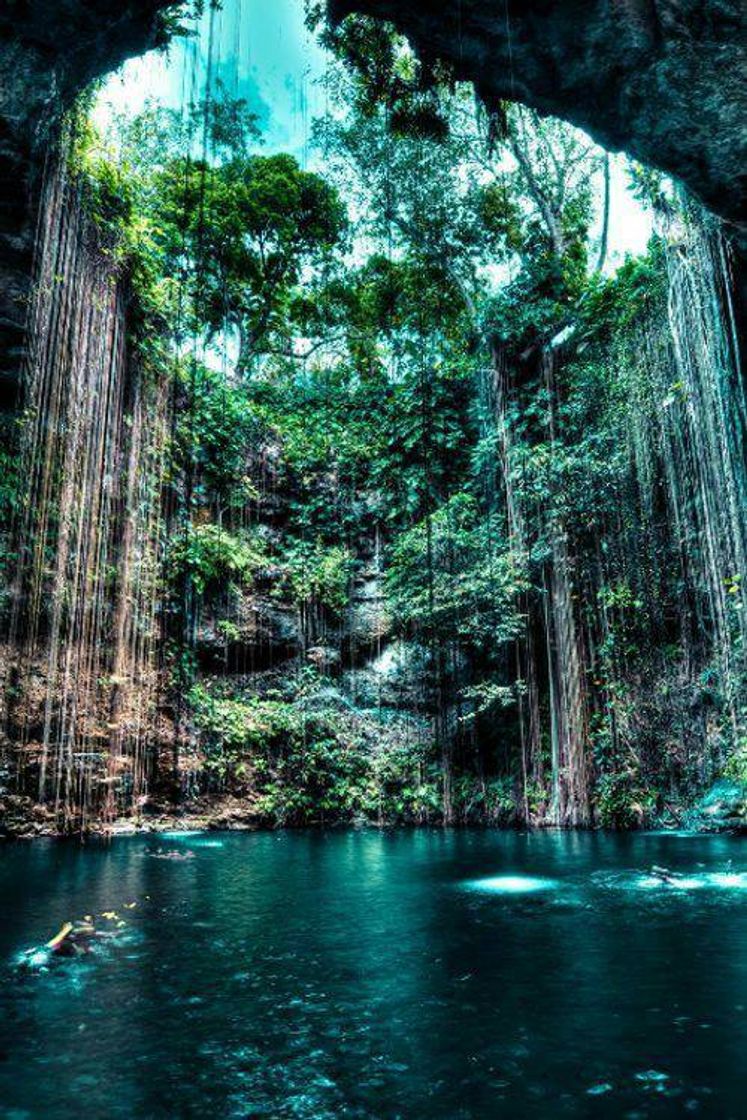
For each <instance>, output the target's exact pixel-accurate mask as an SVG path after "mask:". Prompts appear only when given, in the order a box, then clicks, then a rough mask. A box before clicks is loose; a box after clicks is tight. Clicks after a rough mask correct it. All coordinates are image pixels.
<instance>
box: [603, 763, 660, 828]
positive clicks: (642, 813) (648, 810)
mask: <svg viewBox="0 0 747 1120" xmlns="http://www.w3.org/2000/svg"><path fill="white" fill-rule="evenodd" d="M596 801H597V811H598V814H599V823H600V824H601V825H603V827H605V828H623V829H629V828H642V827H643V826H644V825H645V824H646V823H647V822H649V821H650V820H651V818H652V816H653V813H654V810H655V808H656V795H655V794H654V793H653V792H652V791H651V790H650V789H647V788H646V786H645V785H644V784H643V783H642V781H641V777H640V775H639V774H638V773H636V771H635V770H629V769H623V770H619V771H615V772H610V773H607V774H603V775H602V776H601V778H600V779H599V781H598V782H597V787H596Z"/></svg>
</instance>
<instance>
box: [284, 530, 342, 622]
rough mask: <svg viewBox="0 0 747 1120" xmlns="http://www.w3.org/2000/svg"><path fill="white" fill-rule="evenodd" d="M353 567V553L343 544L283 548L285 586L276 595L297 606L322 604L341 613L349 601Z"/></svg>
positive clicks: (297, 544) (300, 544) (299, 542)
mask: <svg viewBox="0 0 747 1120" xmlns="http://www.w3.org/2000/svg"><path fill="white" fill-rule="evenodd" d="M352 565H353V559H352V556H351V554H350V552H349V551H348V550H347V549H346V548H343V547H342V546H340V545H333V546H332V547H325V546H324V545H322V544H321V543H320V542H317V543H316V544H309V543H308V542H306V541H296V542H292V543H290V544H288V545H286V546H285V548H284V549H283V555H282V560H281V568H282V573H283V574H282V583H281V584H280V585H279V586H278V588H277V590H276V595H277V596H278V597H279V598H288V599H289V600H290V601H291V602H292V603H294V604H296V605H297V606H309V605H311V604H312V603H319V604H321V605H322V606H324V607H328V608H329V610H331V611H333V612H334V613H336V614H339V613H340V612H341V611H342V610H343V608H344V607H345V605H346V603H347V601H348V585H349V583H350V577H351V574H352Z"/></svg>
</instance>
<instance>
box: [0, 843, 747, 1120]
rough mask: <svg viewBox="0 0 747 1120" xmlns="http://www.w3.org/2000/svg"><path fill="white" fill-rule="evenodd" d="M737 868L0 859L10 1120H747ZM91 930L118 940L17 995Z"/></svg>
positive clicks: (525, 856) (281, 857) (485, 850)
mask: <svg viewBox="0 0 747 1120" xmlns="http://www.w3.org/2000/svg"><path fill="white" fill-rule="evenodd" d="M159 847H161V848H162V849H164V850H166V851H171V850H173V851H187V850H189V851H192V852H194V858H193V859H188V860H184V861H178V860H171V859H160V858H154V854H153V853H155V852H156V849H157V848H159ZM653 865H664V866H666V867H668V868H670V869H672V871H675V872H680V873H681V874H682V876H683V879H682V882H681V884H680V882H679V880H678V881H677V884H676V885H667V884H663V883H661V882H660V881H658V880H656V879H654V880H653V881H652V878H651V876H650V875H649V871H650V869H651V867H652V866H653ZM745 872H747V847H745V846H744V844H743V843H740V842H739V841H738V840H730V839H727V838H719V837H688V836H683V835H673V836H666V835H638V836H626V835H621V836H617V835H599V834H583V835H564V834H554V833H543V834H539V835H536V834H535V835H523V834H513V833H508V834H507V833H495V832H453V833H451V832H441V831H421V832H399V833H393V834H379V833H376V832H353V831H350V832H329V833H319V832H298V833H275V834H213V833H210V834H204V835H190V836H185V837H182V838H179V837H176V836H174V837H168V838H165V839H161V838H159V839H151V838H144V837H137V838H134V837H133V838H120V839H118V840H116V841H115V842H114V843H113V844H111V845H108V846H107V845H104V844H94V845H90V846H87V847H83V848H81V847H79V846H77V845H72V844H62V843H54V842H44V841H41V842H35V843H33V844H23V845H21V844H18V845H11V844H8V845H6V846H5V847H3V848H2V849H0V898H1V899H2V903H3V907H2V910H3V920H2V923H0V966H1V967H2V994H1V996H0V1115H1V1116H2V1117H3V1120H22V1118H32V1117H33V1118H36V1117H39V1118H42V1120H62V1118H68V1117H70V1118H72V1117H76V1118H78V1117H91V1118H98V1117H106V1118H109V1117H112V1118H118V1117H122V1118H124V1117H127V1118H128V1120H130V1118H146V1117H147V1118H161V1117H188V1118H189V1117H227V1118H234V1117H236V1118H239V1117H241V1118H245V1117H246V1118H248V1117H271V1118H273V1120H274V1118H284V1117H300V1118H304V1120H325V1118H328V1117H329V1118H332V1117H346V1118H347V1117H351V1118H364V1117H366V1118H372V1117H377V1118H379V1117H381V1118H387V1120H389V1118H392V1120H393V1118H395V1117H401V1118H403V1120H405V1118H406V1120H420V1118H422V1120H425V1118H428V1120H431V1118H437V1120H439V1118H449V1120H461V1118H465V1120H466V1118H469V1117H496V1116H498V1117H503V1116H505V1117H511V1118H512V1120H513V1118H522V1117H527V1118H530V1120H531V1118H533V1117H548V1118H549V1117H553V1118H554V1117H563V1116H574V1117H575V1116H581V1117H586V1116H589V1117H595V1116H604V1117H607V1116H609V1117H630V1118H631V1120H637V1118H645V1117H669V1116H683V1115H689V1114H693V1115H696V1116H698V1115H699V1116H712V1117H719V1118H720V1120H728V1118H729V1117H734V1118H735V1120H743V1118H744V1117H745V1116H747V1078H746V1077H745V1073H746V1071H747V889H746V888H747V876H745V875H744V873H745ZM133 904H134V905H133ZM103 913H106V914H108V915H109V917H107V918H102V917H101V915H102V914H103ZM84 914H91V915H94V916H96V918H97V923H98V924H99V926H100V927H101V928H104V927H106V928H108V929H111V930H112V931H113V932H114V933H115V936H114V937H112V938H111V939H109V940H108V942H107V943H106V945H105V946H101V947H97V948H96V950H95V951H94V952H92V953H91V954H89V956H88V957H86V958H85V959H84V960H81V961H73V962H56V963H55V964H54V966H53V967H52V968H51V969H50V970H49V971H46V972H40V973H37V974H34V975H30V976H28V975H27V976H19V975H18V973H17V971H15V970H14V967H13V961H14V960H15V959H16V958H17V957H18V954H19V953H20V952H22V951H23V950H24V949H26V948H28V947H29V946H31V945H35V944H39V943H41V942H44V941H45V940H47V939H48V938H49V937H50V936H51V935H52V934H53V933H54V932H56V930H57V928H58V927H59V926H60V925H61V923H62V922H63V921H65V920H66V919H68V918H77V917H81V916H82V915H84ZM112 915H116V917H113V916H112ZM119 923H123V924H119Z"/></svg>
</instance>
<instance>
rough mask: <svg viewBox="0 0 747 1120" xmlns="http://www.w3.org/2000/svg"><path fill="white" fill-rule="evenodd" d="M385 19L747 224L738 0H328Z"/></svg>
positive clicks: (479, 78) (464, 74)
mask: <svg viewBox="0 0 747 1120" xmlns="http://www.w3.org/2000/svg"><path fill="white" fill-rule="evenodd" d="M329 2H330V9H331V14H332V16H333V18H335V19H339V18H342V17H343V16H345V15H348V14H350V13H352V12H359V13H363V14H368V15H373V16H381V17H383V18H385V19H387V20H391V21H392V22H393V23H394V24H395V25H396V26H397V27H398V28H399V29H400V30H401V31H402V32H404V33H405V34H406V35H407V36H408V37H409V39H410V40H411V42H412V44H413V46H414V47H415V49H416V50H417V51H418V53H420V54H421V55H422V56H424V57H430V58H433V57H436V58H441V59H443V60H445V61H447V62H449V63H450V64H451V65H452V67H453V68H454V71H455V73H456V76H457V77H458V78H460V79H465V80H470V81H473V82H474V83H475V85H476V87H477V88H478V90H479V91H480V92H481V93H482V94H483V96H484V97H485V98H486V99H488V100H490V99H495V98H499V99H508V100H514V101H521V102H524V103H526V104H527V105H531V106H533V107H535V108H537V109H538V110H540V111H541V112H543V113H548V114H553V115H555V116H559V117H564V118H565V119H567V120H569V121H571V122H572V123H574V124H576V125H578V126H580V127H581V128H584V129H586V130H587V131H588V132H589V133H591V135H592V136H594V138H595V139H596V140H598V141H599V143H601V144H603V145H604V146H605V147H608V148H611V149H613V150H615V149H624V150H625V151H627V152H629V153H630V154H631V155H633V156H635V157H636V158H638V159H640V160H642V161H643V162H645V163H647V164H651V165H652V166H654V167H658V168H660V169H661V170H663V171H666V172H667V173H669V174H671V175H674V176H675V177H676V178H678V179H681V180H682V181H683V182H684V183H685V184H686V185H687V187H688V188H689V189H690V190H691V192H692V193H693V194H695V195H696V196H697V197H699V198H700V199H701V200H702V201H703V202H704V203H705V204H706V206H707V207H709V209H711V210H712V211H713V212H714V213H716V214H719V215H720V216H721V217H723V218H726V219H727V221H729V222H730V223H732V224H736V225H737V226H741V228H742V232H744V231H745V229H747V127H745V121H747V6H746V5H745V4H744V2H743V0H563V3H553V2H551V0H329Z"/></svg>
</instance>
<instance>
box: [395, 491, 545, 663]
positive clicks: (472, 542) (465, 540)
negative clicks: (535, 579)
mask: <svg viewBox="0 0 747 1120" xmlns="http://www.w3.org/2000/svg"><path fill="white" fill-rule="evenodd" d="M524 586H525V583H524V577H523V574H522V569H521V562H520V558H519V557H517V556H515V555H514V554H512V553H511V552H510V550H508V549H507V548H506V546H505V544H504V543H503V542H502V540H501V538H500V535H499V528H498V525H497V523H496V520H495V519H492V518H486V517H484V516H480V513H479V510H478V507H477V505H476V503H475V501H474V499H473V498H470V497H469V496H468V495H466V494H459V495H457V496H456V497H454V498H452V499H451V500H450V501H449V502H448V503H447V504H446V505H445V506H443V508H441V509H439V510H438V511H437V513H435V514H434V515H433V516H432V517H430V518H426V520H425V521H423V522H421V523H419V524H418V525H416V526H415V527H414V528H412V529H410V530H408V531H406V532H404V533H402V535H401V536H400V537H399V538H398V540H397V542H396V544H395V545H394V547H393V549H392V554H391V560H390V565H389V569H388V573H387V591H388V596H389V602H390V605H391V609H392V612H393V615H394V619H395V622H396V624H397V625H399V626H400V627H401V628H403V629H405V630H408V629H412V628H416V629H417V632H418V633H420V634H423V635H427V636H429V637H430V638H439V639H441V640H444V641H445V640H446V639H448V638H449V637H451V636H456V637H458V638H459V639H460V640H462V641H463V642H464V643H465V644H467V645H469V646H472V647H474V648H475V649H476V650H481V649H484V648H485V647H486V645H487V646H488V647H489V646H490V645H492V646H494V647H495V646H500V644H501V643H503V642H506V641H508V640H510V639H511V638H512V637H515V636H516V635H517V634H518V632H519V617H518V615H517V612H516V607H515V603H516V597H517V595H518V593H519V591H521V589H522V588H523V587H524Z"/></svg>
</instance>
